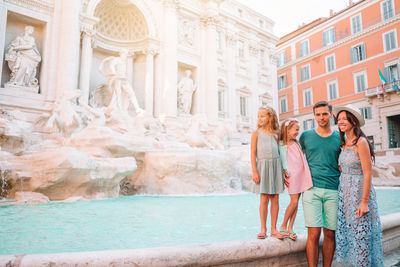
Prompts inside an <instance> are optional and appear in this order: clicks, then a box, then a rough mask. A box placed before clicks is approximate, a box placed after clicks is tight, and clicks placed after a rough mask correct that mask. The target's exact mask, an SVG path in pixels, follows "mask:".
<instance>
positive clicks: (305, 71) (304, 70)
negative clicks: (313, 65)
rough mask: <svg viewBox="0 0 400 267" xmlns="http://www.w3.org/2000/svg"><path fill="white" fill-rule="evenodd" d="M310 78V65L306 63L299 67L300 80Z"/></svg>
mask: <svg viewBox="0 0 400 267" xmlns="http://www.w3.org/2000/svg"><path fill="white" fill-rule="evenodd" d="M308 79H310V65H306V66H303V67H301V68H300V80H301V81H305V80H308Z"/></svg>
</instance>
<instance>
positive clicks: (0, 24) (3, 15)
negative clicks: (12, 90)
mask: <svg viewBox="0 0 400 267" xmlns="http://www.w3.org/2000/svg"><path fill="white" fill-rule="evenodd" d="M6 24H7V8H6V6H5V4H4V1H3V0H0V40H3V41H2V42H0V82H1V81H2V74H3V63H4V49H5V47H4V40H5V39H6ZM4 82H5V81H4ZM0 86H1V85H0Z"/></svg>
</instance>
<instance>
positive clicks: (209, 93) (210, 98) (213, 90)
mask: <svg viewBox="0 0 400 267" xmlns="http://www.w3.org/2000/svg"><path fill="white" fill-rule="evenodd" d="M203 22H204V23H205V27H206V51H205V54H206V61H205V79H206V81H205V84H206V90H205V98H206V115H207V118H208V120H209V121H216V120H217V119H218V84H217V83H218V81H217V64H216V62H217V43H216V40H217V29H216V19H215V17H214V16H211V15H209V16H207V17H204V18H203Z"/></svg>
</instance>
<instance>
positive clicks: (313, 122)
mask: <svg viewBox="0 0 400 267" xmlns="http://www.w3.org/2000/svg"><path fill="white" fill-rule="evenodd" d="M311 128H312V129H314V128H315V119H312V123H311Z"/></svg>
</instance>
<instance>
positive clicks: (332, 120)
mask: <svg viewBox="0 0 400 267" xmlns="http://www.w3.org/2000/svg"><path fill="white" fill-rule="evenodd" d="M329 123H330V125H331V126H334V125H336V122H335V118H334V117H331V118H330V119H329Z"/></svg>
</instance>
